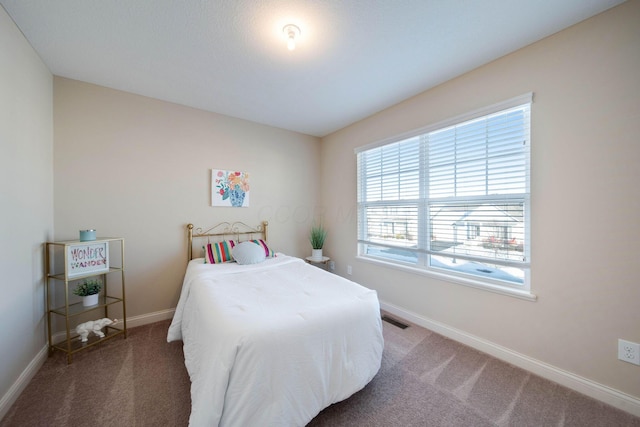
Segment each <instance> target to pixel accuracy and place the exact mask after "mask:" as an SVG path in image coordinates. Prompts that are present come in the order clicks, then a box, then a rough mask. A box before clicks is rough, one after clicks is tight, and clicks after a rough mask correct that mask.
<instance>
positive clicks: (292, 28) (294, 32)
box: [282, 24, 300, 50]
mask: <svg viewBox="0 0 640 427" xmlns="http://www.w3.org/2000/svg"><path fill="white" fill-rule="evenodd" d="M282 32H283V33H284V35H285V36H286V37H287V49H289V50H294V49H295V48H296V37H300V28H299V27H298V26H297V25H293V24H287V25H285V26H284V27H283V28H282Z"/></svg>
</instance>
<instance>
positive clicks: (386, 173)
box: [357, 95, 531, 286]
mask: <svg viewBox="0 0 640 427" xmlns="http://www.w3.org/2000/svg"><path fill="white" fill-rule="evenodd" d="M530 100H531V95H529V96H528V99H526V98H516V99H514V100H510V101H507V103H505V104H498V105H496V106H493V107H489V108H490V109H493V111H489V112H486V111H485V112H483V113H484V114H482V115H480V114H478V113H477V112H476V113H475V114H473V117H471V118H468V119H466V120H462V119H460V118H458V119H454V120H453V123H447V124H445V125H440V126H432V127H430V128H428V129H426V130H425V129H423V130H422V131H421V132H417V134H416V135H413V136H410V137H407V138H404V139H401V140H399V141H395V142H389V143H385V144H382V145H377V146H373V147H371V148H367V147H365V148H364V149H362V150H359V151H358V152H357V156H358V172H357V173H358V241H359V244H360V245H359V254H360V255H362V256H370V257H373V258H381V259H384V260H385V261H392V262H398V263H403V264H409V265H413V266H419V267H423V268H426V269H438V270H439V272H445V273H448V274H453V275H462V276H468V275H471V276H473V277H474V278H482V279H486V280H489V281H498V282H500V283H506V284H507V285H509V286H524V285H525V283H526V277H525V276H526V275H527V271H528V265H529V257H528V251H529V250H528V246H529V245H528V234H529V231H528V230H529V222H530V218H529V168H530V161H529V151H530V148H529V147H530V141H529V123H530ZM523 101H524V102H523ZM518 102H519V103H518ZM509 104H510V105H509ZM514 104H515V105H514Z"/></svg>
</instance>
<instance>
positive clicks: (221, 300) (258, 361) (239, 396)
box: [167, 222, 384, 427]
mask: <svg viewBox="0 0 640 427" xmlns="http://www.w3.org/2000/svg"><path fill="white" fill-rule="evenodd" d="M267 229H268V224H267V223H266V222H263V223H262V225H260V226H259V227H256V228H252V227H248V226H246V225H245V224H242V223H233V224H230V223H222V224H220V225H218V226H216V227H213V228H211V229H208V230H206V231H203V230H202V229H199V228H194V226H193V225H191V224H189V225H188V226H187V236H188V238H187V240H188V259H189V261H188V265H187V270H186V273H185V277H184V282H183V285H182V291H181V294H180V299H179V302H178V305H177V307H176V312H175V315H174V317H173V321H172V323H171V326H170V327H169V331H168V336H167V340H168V341H169V342H171V341H176V340H182V341H183V346H184V347H183V348H184V357H185V365H186V367H187V370H188V372H189V376H190V379H191V415H190V420H189V424H190V425H192V426H216V425H220V426H258V425H259V426H287V427H289V426H304V425H305V424H307V423H308V422H309V421H311V419H313V418H314V417H315V416H316V415H317V414H318V413H319V412H320V411H321V410H322V409H324V408H326V407H327V406H329V405H331V404H333V403H335V402H339V401H341V400H344V399H346V398H348V397H349V396H351V395H352V394H354V393H355V392H357V391H359V390H360V389H362V388H363V387H364V386H365V385H367V384H368V383H369V382H370V381H371V379H372V378H373V377H374V376H375V375H376V373H377V372H378V370H379V368H380V363H381V358H382V350H383V347H384V342H383V338H382V325H381V319H380V306H379V302H378V298H377V294H376V292H375V291H373V290H370V289H367V288H365V287H363V286H360V285H358V284H356V283H354V282H351V281H349V280H346V279H344V278H342V277H340V276H337V275H335V274H332V273H330V272H327V271H324V270H322V269H320V268H318V267H315V266H312V265H309V264H307V263H305V262H304V261H303V260H301V259H299V258H295V257H292V256H287V255H285V254H283V253H274V252H273V251H272V250H271V249H272V248H270V247H269V246H268V243H267V242H268V240H267V237H268V235H267ZM198 241H200V243H198ZM212 241H213V243H212ZM230 241H233V242H234V245H239V244H240V243H241V242H243V241H244V242H246V241H251V242H252V243H253V244H254V246H252V248H255V245H262V246H261V249H263V248H264V250H265V257H264V260H263V261H261V262H258V263H248V264H239V263H238V262H218V263H214V264H207V263H205V260H208V261H211V260H212V259H211V258H210V255H211V253H210V252H207V251H210V250H211V247H212V246H214V247H218V248H220V247H222V246H223V245H227V246H229V245H230V243H229V242H230ZM249 245H250V244H249V243H245V244H244V245H242V246H244V247H246V246H249ZM203 246H204V249H205V251H203V250H202V249H201V248H202V247H203ZM239 247H240V246H234V248H232V251H233V250H236V251H237V253H238V255H240V250H239ZM222 252H224V251H222ZM218 255H220V253H219V254H218ZM269 255H275V256H269ZM222 258H224V256H222V257H219V259H222ZM214 261H215V260H214ZM226 261H229V260H228V259H227V260H226ZM243 262H244V261H243Z"/></svg>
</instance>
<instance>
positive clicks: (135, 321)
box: [0, 308, 176, 420]
mask: <svg viewBox="0 0 640 427" xmlns="http://www.w3.org/2000/svg"><path fill="white" fill-rule="evenodd" d="M175 311H176V310H175V308H171V309H168V310H162V311H156V312H154V313H148V314H143V315H140V316H133V317H127V329H129V328H135V327H136V326H142V325H147V324H149V323H154V322H159V321H161V320H167V319H171V318H172V317H173V313H174V312H175ZM65 334H66V332H58V333H56V334H54V336H53V339H54V342H56V341H57V340H59V339H62V338H63V337H64V336H65ZM48 351H49V344H48V343H47V344H45V345H44V347H42V349H41V350H40V351H39V352H38V354H36V356H35V357H34V358H33V360H31V362H30V363H29V365H27V367H26V368H25V370H24V371H22V373H21V374H20V376H19V377H18V379H17V380H16V382H15V383H13V385H12V386H11V387H10V388H9V391H7V392H6V393H5V395H4V396H2V399H0V420H2V419H3V418H4V416H5V415H7V412H9V409H10V408H11V405H13V404H14V403H15V401H16V400H18V397H19V396H20V393H22V392H23V391H24V389H25V388H26V387H27V384H29V381H31V379H32V378H33V376H34V375H35V374H36V373H37V372H38V370H39V369H40V368H41V367H42V365H43V364H44V362H45V361H46V360H47V355H48V354H47V352H48Z"/></svg>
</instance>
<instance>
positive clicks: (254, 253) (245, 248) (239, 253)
mask: <svg viewBox="0 0 640 427" xmlns="http://www.w3.org/2000/svg"><path fill="white" fill-rule="evenodd" d="M233 258H234V259H235V260H236V262H237V263H238V264H242V265H244V264H257V263H259V262H262V261H264V260H265V253H264V249H263V248H262V247H261V246H258V245H256V244H255V243H253V242H242V243H239V244H237V245H235V246H234V248H233Z"/></svg>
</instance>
